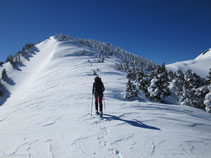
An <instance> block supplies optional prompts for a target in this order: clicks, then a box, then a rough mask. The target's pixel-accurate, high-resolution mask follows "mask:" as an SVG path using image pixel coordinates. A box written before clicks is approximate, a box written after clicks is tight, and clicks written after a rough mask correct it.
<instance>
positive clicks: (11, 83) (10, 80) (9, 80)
mask: <svg viewBox="0 0 211 158" xmlns="http://www.w3.org/2000/svg"><path fill="white" fill-rule="evenodd" d="M5 82H7V83H8V84H9V85H11V86H14V85H15V82H14V81H13V80H12V79H11V78H9V77H8V76H7V77H6V79H5Z"/></svg>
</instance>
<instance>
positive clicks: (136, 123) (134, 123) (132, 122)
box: [103, 114, 160, 130]
mask: <svg viewBox="0 0 211 158" xmlns="http://www.w3.org/2000/svg"><path fill="white" fill-rule="evenodd" d="M103 115H104V117H103V118H104V119H106V120H108V121H111V120H119V121H123V122H125V123H127V124H130V125H132V126H135V127H139V128H146V129H152V130H160V128H157V127H153V126H148V125H146V124H144V123H142V122H141V121H138V120H136V119H134V120H126V119H122V118H121V116H120V117H117V116H114V115H109V114H103Z"/></svg>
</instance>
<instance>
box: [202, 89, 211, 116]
mask: <svg viewBox="0 0 211 158" xmlns="http://www.w3.org/2000/svg"><path fill="white" fill-rule="evenodd" d="M208 90H209V93H207V94H206V96H205V99H204V104H205V105H206V107H205V110H206V111H207V112H211V85H209V86H208Z"/></svg>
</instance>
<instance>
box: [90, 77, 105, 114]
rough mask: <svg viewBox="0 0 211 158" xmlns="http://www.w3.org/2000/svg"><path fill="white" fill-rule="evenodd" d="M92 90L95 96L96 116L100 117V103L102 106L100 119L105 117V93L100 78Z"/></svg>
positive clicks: (96, 80)
mask: <svg viewBox="0 0 211 158" xmlns="http://www.w3.org/2000/svg"><path fill="white" fill-rule="evenodd" d="M94 81H95V82H94V83H93V88H92V94H93V95H95V110H96V114H97V115H99V112H98V103H99V104H100V117H102V116H103V103H102V100H103V92H104V91H105V88H104V85H103V82H102V81H101V78H100V77H98V76H97V77H95V79H94Z"/></svg>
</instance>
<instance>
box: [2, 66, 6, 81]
mask: <svg viewBox="0 0 211 158" xmlns="http://www.w3.org/2000/svg"><path fill="white" fill-rule="evenodd" d="M1 79H2V80H3V81H6V80H7V71H6V69H5V68H4V69H3V71H2V75H1Z"/></svg>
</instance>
